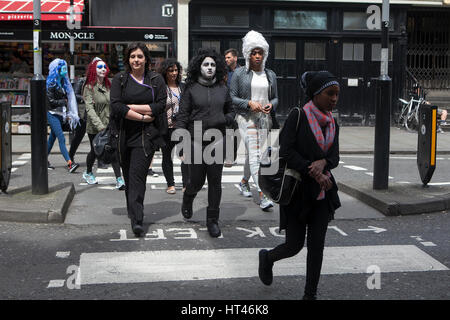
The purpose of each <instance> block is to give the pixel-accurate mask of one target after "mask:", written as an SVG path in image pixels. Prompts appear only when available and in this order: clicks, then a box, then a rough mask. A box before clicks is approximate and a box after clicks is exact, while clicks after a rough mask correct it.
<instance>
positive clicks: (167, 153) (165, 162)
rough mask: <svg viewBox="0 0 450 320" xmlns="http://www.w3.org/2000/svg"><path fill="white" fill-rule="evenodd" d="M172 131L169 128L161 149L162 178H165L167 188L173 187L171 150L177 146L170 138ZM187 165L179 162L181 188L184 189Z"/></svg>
mask: <svg viewBox="0 0 450 320" xmlns="http://www.w3.org/2000/svg"><path fill="white" fill-rule="evenodd" d="M173 131H174V129H172V128H169V134H168V135H167V136H166V137H164V140H165V142H166V145H165V146H164V147H162V148H161V151H162V164H161V166H162V170H163V173H164V177H165V178H166V182H167V186H168V187H172V186H174V185H175V179H174V177H173V161H172V150H173V148H174V147H175V145H176V144H177V142H176V141H172V140H171V139H170V137H171V136H172V132H173ZM187 170H188V169H187V164H185V163H184V162H181V176H182V180H183V187H186V183H187V179H188V177H187Z"/></svg>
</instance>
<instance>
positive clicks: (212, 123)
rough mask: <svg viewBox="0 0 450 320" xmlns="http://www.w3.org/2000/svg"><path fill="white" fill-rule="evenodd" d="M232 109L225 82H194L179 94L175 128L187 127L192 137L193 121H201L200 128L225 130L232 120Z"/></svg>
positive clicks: (231, 123) (233, 114)
mask: <svg viewBox="0 0 450 320" xmlns="http://www.w3.org/2000/svg"><path fill="white" fill-rule="evenodd" d="M234 116H235V113H234V109H233V103H232V101H231V96H230V93H229V89H228V87H227V86H226V85H225V84H221V83H215V84H214V85H212V86H204V85H201V84H200V83H194V84H192V85H189V86H187V87H186V89H185V90H184V92H183V95H182V96H181V102H180V111H179V112H178V115H177V120H176V124H175V128H177V129H178V128H183V129H188V130H189V132H190V133H191V137H192V138H193V137H194V135H193V134H194V121H202V129H203V130H206V129H210V128H215V129H219V130H221V131H222V133H224V132H225V128H226V126H232V125H233V122H234Z"/></svg>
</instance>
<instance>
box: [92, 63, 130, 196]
mask: <svg viewBox="0 0 450 320" xmlns="http://www.w3.org/2000/svg"><path fill="white" fill-rule="evenodd" d="M108 73H109V68H108V65H107V64H106V63H105V62H104V61H102V60H94V61H92V62H91V63H90V64H89V66H88V69H87V72H86V82H85V85H84V88H83V99H84V101H85V103H86V118H87V124H86V131H87V133H88V137H89V141H90V144H91V151H90V152H89V153H88V155H87V157H86V172H84V173H83V179H84V180H85V181H86V182H87V183H88V184H97V183H98V182H97V178H96V177H95V175H94V173H93V172H92V166H93V165H94V162H95V158H96V156H95V152H94V143H93V141H94V138H95V135H96V134H97V133H99V132H100V131H102V130H104V129H105V128H106V126H107V125H108V123H109V113H110V112H109V105H110V98H109V94H110V91H111V81H109V79H108ZM111 165H112V167H113V170H114V174H115V176H116V189H118V190H124V189H125V182H124V180H123V178H122V175H121V173H120V165H119V161H118V159H117V160H116V161H113V162H112V163H111Z"/></svg>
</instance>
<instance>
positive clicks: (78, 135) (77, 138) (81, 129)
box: [69, 118, 86, 162]
mask: <svg viewBox="0 0 450 320" xmlns="http://www.w3.org/2000/svg"><path fill="white" fill-rule="evenodd" d="M85 133H86V120H85V119H82V118H80V125H79V126H77V127H76V128H75V129H74V131H73V138H72V142H71V143H70V150H69V157H70V160H72V161H73V162H75V160H74V159H75V153H76V152H77V149H78V146H79V145H80V143H81V141H82V140H83V138H84V134H85Z"/></svg>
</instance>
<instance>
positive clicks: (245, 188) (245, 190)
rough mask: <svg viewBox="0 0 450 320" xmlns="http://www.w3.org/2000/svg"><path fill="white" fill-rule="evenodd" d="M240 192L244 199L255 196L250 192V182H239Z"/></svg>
mask: <svg viewBox="0 0 450 320" xmlns="http://www.w3.org/2000/svg"><path fill="white" fill-rule="evenodd" d="M239 190H240V191H241V194H242V195H243V196H244V197H247V198H249V197H253V194H252V192H251V191H250V185H249V184H248V181H247V182H245V183H242V181H241V182H239Z"/></svg>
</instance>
